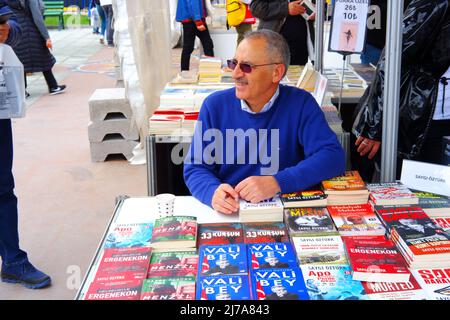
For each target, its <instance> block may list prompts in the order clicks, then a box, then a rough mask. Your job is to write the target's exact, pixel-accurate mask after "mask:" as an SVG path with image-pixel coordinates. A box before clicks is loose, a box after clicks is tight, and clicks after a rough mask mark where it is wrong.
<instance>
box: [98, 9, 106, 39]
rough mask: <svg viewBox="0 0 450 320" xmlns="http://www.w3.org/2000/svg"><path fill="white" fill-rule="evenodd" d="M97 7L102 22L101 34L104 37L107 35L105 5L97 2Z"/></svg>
mask: <svg viewBox="0 0 450 320" xmlns="http://www.w3.org/2000/svg"><path fill="white" fill-rule="evenodd" d="M96 8H97V11H98V15H99V16H100V22H101V25H100V26H101V27H100V34H101V36H102V37H104V36H105V32H106V15H105V10H103V7H102V6H101V5H98V4H97V6H96ZM102 39H103V38H102Z"/></svg>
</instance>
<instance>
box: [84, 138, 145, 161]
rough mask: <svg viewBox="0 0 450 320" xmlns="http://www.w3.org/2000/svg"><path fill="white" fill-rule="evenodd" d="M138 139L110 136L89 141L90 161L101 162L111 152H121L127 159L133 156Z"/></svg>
mask: <svg viewBox="0 0 450 320" xmlns="http://www.w3.org/2000/svg"><path fill="white" fill-rule="evenodd" d="M138 143H139V142H138V141H134V140H124V139H117V138H110V139H107V140H105V141H102V142H91V143H90V144H91V160H92V162H103V161H105V160H106V157H107V156H108V155H111V154H123V155H124V156H125V158H127V160H130V159H131V158H132V157H133V149H134V148H135V147H136V146H137V145H138Z"/></svg>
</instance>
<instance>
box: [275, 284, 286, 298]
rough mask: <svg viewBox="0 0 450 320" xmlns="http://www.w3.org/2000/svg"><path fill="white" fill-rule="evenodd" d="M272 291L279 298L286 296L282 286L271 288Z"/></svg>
mask: <svg viewBox="0 0 450 320" xmlns="http://www.w3.org/2000/svg"><path fill="white" fill-rule="evenodd" d="M272 291H273V292H274V293H275V294H276V295H277V296H279V297H282V296H284V295H286V293H287V290H286V288H285V287H283V286H273V287H272Z"/></svg>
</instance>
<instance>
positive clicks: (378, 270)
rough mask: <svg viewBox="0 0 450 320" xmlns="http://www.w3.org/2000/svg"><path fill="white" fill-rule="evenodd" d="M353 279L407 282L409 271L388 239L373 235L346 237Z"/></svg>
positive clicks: (345, 241)
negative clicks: (372, 236)
mask: <svg viewBox="0 0 450 320" xmlns="http://www.w3.org/2000/svg"><path fill="white" fill-rule="evenodd" d="M344 243H345V246H346V248H347V254H348V256H349V260H350V265H351V267H352V270H353V279H354V280H360V281H373V282H408V281H409V278H410V273H409V271H408V269H407V268H406V262H405V260H404V259H403V257H402V255H401V254H400V253H399V252H398V251H397V249H396V247H395V244H394V243H393V242H392V241H390V240H385V239H381V238H380V237H374V238H373V239H370V238H368V237H365V239H358V238H357V237H354V238H353V239H351V238H349V237H346V238H344Z"/></svg>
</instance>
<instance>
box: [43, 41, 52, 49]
mask: <svg viewBox="0 0 450 320" xmlns="http://www.w3.org/2000/svg"><path fill="white" fill-rule="evenodd" d="M45 45H46V46H47V48H49V49H53V42H52V39H47V42H46V43H45Z"/></svg>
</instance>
